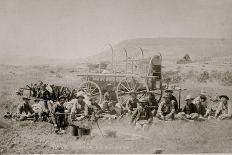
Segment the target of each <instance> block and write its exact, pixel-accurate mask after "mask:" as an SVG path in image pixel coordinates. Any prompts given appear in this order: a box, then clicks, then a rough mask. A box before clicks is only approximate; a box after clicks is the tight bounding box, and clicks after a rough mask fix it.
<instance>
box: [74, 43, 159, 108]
mask: <svg viewBox="0 0 232 155" xmlns="http://www.w3.org/2000/svg"><path fill="white" fill-rule="evenodd" d="M110 47H111V51H112V61H111V72H106V73H103V72H101V68H100V67H101V66H100V64H99V69H98V70H99V71H98V72H95V73H91V72H87V73H80V74H77V76H80V77H82V80H83V81H82V83H81V84H80V87H79V88H78V90H79V91H83V92H84V93H85V94H86V95H88V96H95V97H96V98H97V102H98V103H99V104H101V103H102V98H103V93H104V92H106V87H107V85H112V87H113V89H114V91H115V93H116V96H117V100H118V102H119V103H121V104H124V103H126V101H127V100H128V99H129V93H130V92H132V91H134V92H136V94H137V96H138V98H141V97H143V96H145V95H146V94H147V92H151V93H153V94H154V95H155V97H156V99H157V100H158V101H160V100H161V98H162V94H163V88H162V73H161V63H162V56H161V54H160V53H158V54H157V55H154V56H153V57H147V58H145V57H144V51H143V49H142V48H140V51H141V55H140V58H137V59H134V58H129V57H128V54H127V50H126V49H125V48H124V49H123V50H124V54H125V60H122V61H121V63H125V67H123V69H124V70H123V71H122V72H118V71H117V64H116V65H115V63H114V50H113V47H112V46H111V45H110ZM143 65H145V67H144V66H143ZM129 66H131V67H130V68H131V70H128V69H129Z"/></svg>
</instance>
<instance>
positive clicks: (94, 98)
mask: <svg viewBox="0 0 232 155" xmlns="http://www.w3.org/2000/svg"><path fill="white" fill-rule="evenodd" d="M96 99H97V98H96V97H91V98H90V99H89V101H96Z"/></svg>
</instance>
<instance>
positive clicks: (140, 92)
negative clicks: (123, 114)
mask: <svg viewBox="0 0 232 155" xmlns="http://www.w3.org/2000/svg"><path fill="white" fill-rule="evenodd" d="M133 91H135V92H136V93H137V98H138V99H140V98H142V97H145V96H146V93H147V91H148V87H147V84H146V83H145V81H144V79H142V78H138V77H126V78H124V79H122V80H121V81H120V82H119V84H118V85H117V91H116V94H117V99H118V102H119V103H120V104H121V105H124V106H125V105H126V103H127V101H128V100H129V99H130V95H129V93H130V92H133Z"/></svg>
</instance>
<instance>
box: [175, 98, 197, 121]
mask: <svg viewBox="0 0 232 155" xmlns="http://www.w3.org/2000/svg"><path fill="white" fill-rule="evenodd" d="M185 101H186V103H185V105H184V107H183V108H182V110H181V112H179V113H178V115H177V117H178V119H182V120H196V119H198V114H197V108H196V106H195V105H194V104H193V103H192V101H193V97H192V96H191V95H187V97H186V99H185Z"/></svg>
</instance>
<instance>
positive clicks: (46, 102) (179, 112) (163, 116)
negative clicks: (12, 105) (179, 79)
mask: <svg viewBox="0 0 232 155" xmlns="http://www.w3.org/2000/svg"><path fill="white" fill-rule="evenodd" d="M129 95H130V98H129V100H128V101H127V102H126V104H125V105H122V104H120V103H118V101H117V97H116V93H115V91H114V89H113V86H112V85H108V86H107V92H106V93H105V94H104V101H103V103H102V104H101V105H98V103H97V102H96V100H97V98H95V97H91V96H90V97H89V96H86V95H85V94H83V93H81V92H78V93H77V94H76V95H75V96H74V98H73V99H72V100H71V101H67V99H66V96H60V97H59V100H58V101H55V102H53V101H52V100H51V99H50V97H49V93H47V94H45V95H44V98H43V99H35V100H34V101H35V104H33V105H32V106H31V105H30V98H29V97H23V101H24V102H23V103H20V104H19V105H18V108H17V113H16V115H15V116H16V118H17V119H18V120H21V121H22V120H25V119H30V118H35V120H41V121H50V122H51V123H53V125H54V127H55V129H56V131H58V130H64V128H65V127H66V126H67V125H68V123H69V121H68V120H69V119H71V120H72V121H73V120H78V121H80V120H83V119H93V118H104V117H105V116H115V117H117V116H118V117H119V118H121V117H123V116H125V115H126V116H128V117H130V118H131V119H130V124H132V125H136V126H137V125H139V126H143V125H144V124H146V125H150V124H151V123H152V121H153V120H154V119H157V120H165V121H169V120H174V119H180V120H187V121H191V120H205V119H207V118H210V117H214V118H216V119H220V120H223V119H230V118H231V116H232V111H231V105H230V104H229V102H228V101H229V97H228V96H226V95H221V96H219V98H220V103H219V105H218V107H217V109H216V110H214V109H212V108H211V106H210V104H209V100H208V98H207V94H206V91H205V90H201V92H200V94H199V96H198V97H196V98H193V97H192V96H191V95H187V96H186V99H185V101H186V103H185V104H184V105H183V106H182V108H181V109H179V108H178V102H177V99H176V97H175V96H174V95H173V90H172V89H167V90H165V94H164V96H163V97H162V100H161V102H160V103H158V101H157V100H156V98H155V95H154V93H152V92H147V95H146V97H143V98H141V99H138V97H137V93H136V92H130V93H129ZM86 100H88V101H89V103H88V104H87V103H86Z"/></svg>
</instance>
